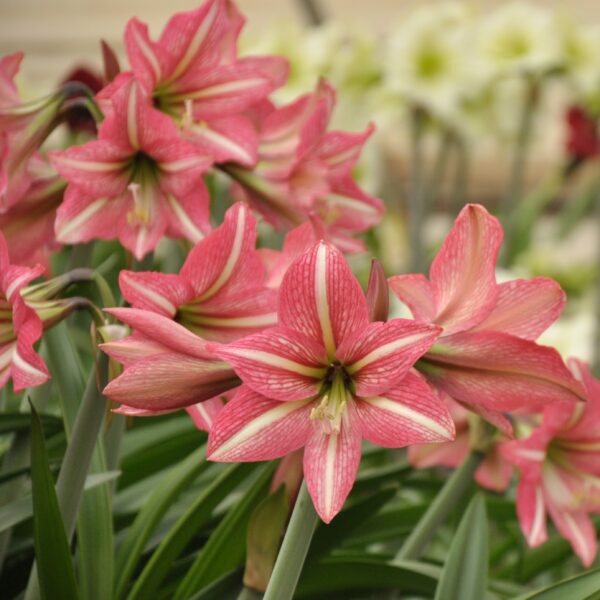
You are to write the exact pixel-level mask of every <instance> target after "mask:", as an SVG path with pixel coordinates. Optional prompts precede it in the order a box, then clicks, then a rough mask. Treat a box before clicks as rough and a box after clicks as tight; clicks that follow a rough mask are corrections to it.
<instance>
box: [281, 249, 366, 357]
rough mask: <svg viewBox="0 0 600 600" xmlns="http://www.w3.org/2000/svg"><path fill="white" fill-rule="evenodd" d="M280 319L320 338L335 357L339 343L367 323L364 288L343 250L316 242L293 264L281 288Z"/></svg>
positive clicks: (304, 332) (298, 329)
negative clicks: (351, 268)
mask: <svg viewBox="0 0 600 600" xmlns="http://www.w3.org/2000/svg"><path fill="white" fill-rule="evenodd" d="M279 298H280V300H279V322H280V323H281V324H282V325H283V326H285V327H288V328H290V329H294V330H296V331H298V332H300V333H302V334H304V335H306V336H307V337H310V338H312V339H314V340H318V341H319V343H321V344H322V345H323V346H324V347H325V349H326V351H327V354H328V356H329V358H330V359H332V358H333V357H334V356H335V353H336V349H337V347H338V345H339V344H340V343H341V342H342V341H343V340H344V339H345V338H346V337H347V336H352V335H356V333H357V332H358V331H362V330H363V329H364V328H366V327H367V324H368V319H369V316H368V307H367V302H366V300H365V296H364V294H363V291H362V288H361V287H360V284H359V283H358V281H357V279H356V277H355V276H354V274H353V273H352V271H351V270H350V267H349V266H348V263H347V262H346V260H345V258H344V256H343V255H342V253H341V252H340V251H339V250H337V249H336V248H335V247H334V246H332V245H330V244H327V243H325V242H319V243H317V244H315V245H314V246H313V247H312V248H311V249H310V250H308V251H307V252H306V253H305V254H303V255H302V256H301V257H300V258H298V259H297V260H296V261H294V263H293V264H292V265H291V266H290V268H289V269H288V271H287V273H286V274H285V277H284V278H283V281H282V283H281V289H280V297H279Z"/></svg>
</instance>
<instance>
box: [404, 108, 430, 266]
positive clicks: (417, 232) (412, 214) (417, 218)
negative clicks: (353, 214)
mask: <svg viewBox="0 0 600 600" xmlns="http://www.w3.org/2000/svg"><path fill="white" fill-rule="evenodd" d="M424 118H425V115H424V113H423V111H422V110H421V109H420V108H415V109H414V110H413V114H412V119H411V150H410V155H411V174H410V188H409V194H408V226H409V241H410V249H411V272H412V273H423V272H424V270H425V248H424V243H423V241H424V240H423V227H424V225H425V202H426V197H425V180H424V174H425V173H424V166H425V165H424V156H423V127H424Z"/></svg>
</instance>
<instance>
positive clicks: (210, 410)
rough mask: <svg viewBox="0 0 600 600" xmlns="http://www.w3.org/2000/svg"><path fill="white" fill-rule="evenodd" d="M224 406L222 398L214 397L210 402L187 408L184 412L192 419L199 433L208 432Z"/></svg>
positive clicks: (206, 401)
mask: <svg viewBox="0 0 600 600" xmlns="http://www.w3.org/2000/svg"><path fill="white" fill-rule="evenodd" d="M224 406H225V404H224V402H223V398H222V397H221V396H216V397H215V398H211V399H210V400H205V401H204V402H198V404H193V405H192V406H188V407H186V409H185V410H186V411H187V413H188V415H190V417H192V421H194V424H195V425H196V427H197V428H198V429H199V430H200V431H210V430H211V429H212V426H213V425H214V422H215V419H216V418H217V415H218V414H219V413H220V412H221V410H223V407H224Z"/></svg>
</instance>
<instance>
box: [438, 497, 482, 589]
mask: <svg viewBox="0 0 600 600" xmlns="http://www.w3.org/2000/svg"><path fill="white" fill-rule="evenodd" d="M488 556H489V550H488V524H487V516H486V512H485V499H484V497H483V495H482V494H477V495H476V496H475V497H474V498H473V500H471V502H470V504H469V507H468V508H467V511H466V512H465V514H464V516H463V518H462V519H461V521H460V525H459V526H458V529H457V531H456V534H455V535H454V538H453V539H452V543H451V545H450V550H449V552H448V558H447V559H446V563H445V565H444V568H443V570H442V575H441V578H440V582H439V584H438V586H437V589H436V591H435V600H481V599H482V598H484V597H485V590H486V587H487V573H488V560H489V559H488Z"/></svg>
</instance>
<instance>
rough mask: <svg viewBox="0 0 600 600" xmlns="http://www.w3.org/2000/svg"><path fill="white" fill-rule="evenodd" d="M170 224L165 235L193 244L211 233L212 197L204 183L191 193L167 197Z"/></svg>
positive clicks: (198, 184)
mask: <svg viewBox="0 0 600 600" xmlns="http://www.w3.org/2000/svg"><path fill="white" fill-rule="evenodd" d="M165 201H166V208H167V210H166V211H165V212H166V215H167V217H166V218H167V220H168V224H167V227H166V231H165V233H166V234H167V235H168V236H169V237H172V238H184V239H188V240H189V241H190V242H192V244H197V243H198V242H200V241H202V240H203V239H204V238H205V236H206V234H207V233H208V232H209V231H210V209H209V202H210V196H209V193H208V190H207V189H206V185H204V182H203V181H199V182H197V183H196V187H195V189H194V190H192V191H191V192H190V193H187V194H182V195H180V196H177V197H175V196H173V194H166V196H165Z"/></svg>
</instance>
